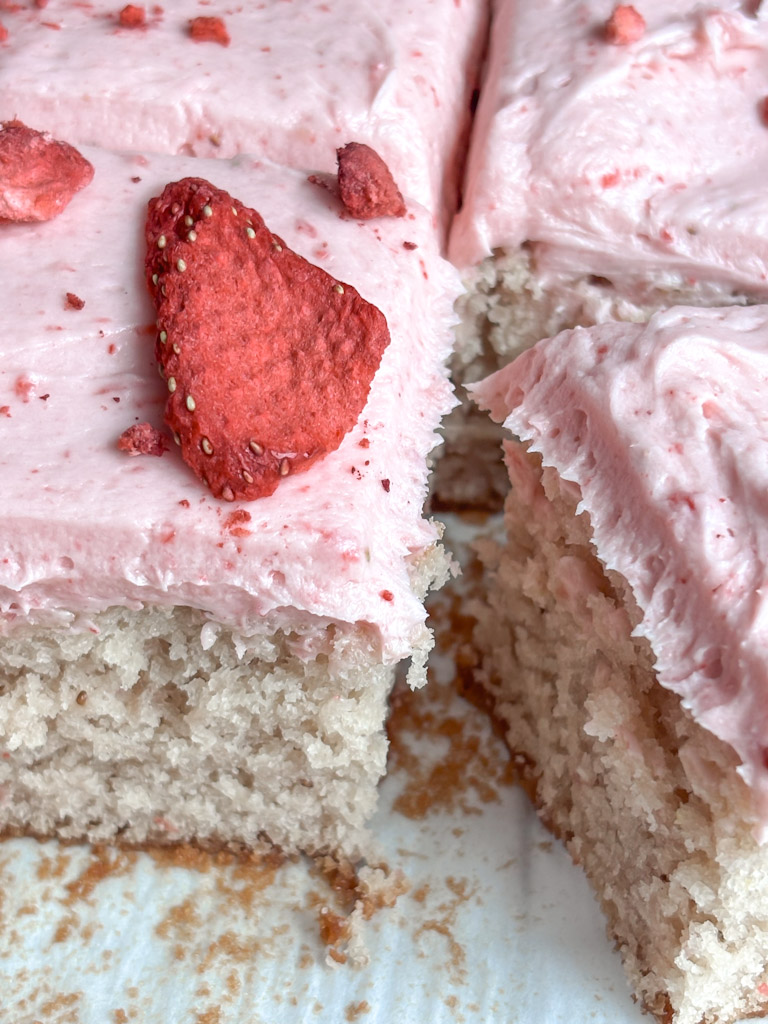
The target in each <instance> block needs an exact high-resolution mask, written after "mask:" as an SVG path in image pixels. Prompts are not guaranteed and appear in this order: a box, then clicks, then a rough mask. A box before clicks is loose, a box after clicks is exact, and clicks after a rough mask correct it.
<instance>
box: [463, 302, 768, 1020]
mask: <svg viewBox="0 0 768 1024" xmlns="http://www.w3.org/2000/svg"><path fill="white" fill-rule="evenodd" d="M767 382H768V307H764V306H763V307H761V306H756V307H751V308H746V309H743V308H738V307H731V308H728V309H712V310H701V309H695V308H692V307H679V308H674V309H671V310H669V311H667V312H664V313H659V314H655V315H654V316H653V317H652V318H651V320H650V321H649V323H648V324H647V325H630V324H617V323H607V324H604V325H600V326H597V327H593V328H591V329H582V328H577V329H576V330H574V331H572V332H565V333H563V334H560V335H559V336H557V337H555V338H554V339H549V340H546V341H543V342H541V343H539V344H538V345H537V346H536V347H535V348H533V349H531V350H529V351H527V352H525V353H523V355H521V356H520V357H519V358H518V359H517V360H516V361H515V362H513V363H512V364H511V365H509V366H508V367H506V368H505V369H503V370H501V371H498V372H497V373H496V374H494V375H493V376H491V377H490V378H488V379H487V380H486V381H484V382H482V383H481V384H479V385H477V386H476V387H475V389H474V394H475V397H476V398H477V400H478V402H479V403H480V404H481V405H482V406H483V407H484V408H488V409H489V410H490V412H491V415H492V416H493V417H494V419H496V420H501V419H504V420H505V426H506V427H507V429H508V430H510V431H512V433H513V434H515V435H516V436H517V437H518V438H519V439H520V440H519V441H514V442H508V443H507V451H506V457H507V465H508V468H509V476H510V479H511V481H512V490H511V492H510V495H509V497H508V499H507V504H506V511H505V521H506V541H505V543H504V544H498V543H496V542H493V541H490V540H487V541H485V542H483V543H482V544H481V549H480V553H481V559H482V561H483V563H484V566H485V569H486V571H487V580H488V584H487V585H488V591H487V594H486V595H484V599H483V601H482V602H480V601H477V602H475V605H474V614H475V615H476V617H477V619H478V624H477V627H476V633H475V639H476V642H477V646H478V648H479V650H480V652H481V664H480V668H479V670H478V675H477V679H478V681H479V683H480V685H481V686H482V687H483V688H484V689H485V691H486V692H487V693H488V694H489V695H490V697H491V699H492V701H493V705H494V709H495V713H496V715H497V716H498V718H499V719H500V720H501V721H502V722H503V725H504V727H505V729H506V730H507V733H506V734H507V739H508V743H509V746H510V748H511V750H512V751H513V753H514V754H515V755H516V756H517V762H518V765H519V767H520V769H521V772H522V773H523V775H524V776H526V777H527V778H528V779H529V781H530V782H531V784H532V787H533V789H534V790H535V800H536V803H537V805H538V808H539V812H540V814H541V817H542V818H543V820H544V821H545V822H546V824H547V825H548V826H549V827H550V828H551V829H552V830H553V831H554V832H555V833H557V834H558V835H559V836H561V837H562V839H563V840H564V842H565V843H566V846H567V847H568V849H569V851H570V853H571V855H572V856H573V858H574V860H575V861H576V862H577V863H578V864H580V865H582V866H583V868H584V870H585V871H586V873H587V875H588V877H589V879H590V881H591V883H592V885H593V887H594V889H595V891H596V892H597V894H598V896H599V898H600V900H601V902H602V905H603V908H604V910H605V913H606V916H607V918H608V927H609V932H610V933H611V934H612V935H613V937H614V938H615V940H616V942H617V945H618V948H619V949H620V951H621V954H622V957H623V960H624V964H625V968H626V971H627V974H628V976H629V979H630V982H631V984H632V987H633V989H634V992H635V993H636V996H637V998H638V999H639V1000H640V1001H641V1002H642V1004H643V1005H644V1007H645V1008H646V1009H648V1010H649V1011H651V1012H652V1013H654V1014H655V1015H656V1016H657V1018H658V1019H659V1020H660V1021H664V1022H667V1024H671V1022H674V1024H701V1022H704V1024H715V1022H718V1024H730V1022H732V1021H734V1020H736V1019H740V1018H741V1017H743V1016H747V1015H752V1014H762V1013H765V1012H766V1010H768V845H766V841H767V840H768V630H767V627H766V622H767V621H768V620H767V619H766V594H765V576H766V566H767V565H768V516H767V515H766V503H765V494H766V490H768V430H767V429H766V414H765V387H766V383H767Z"/></svg>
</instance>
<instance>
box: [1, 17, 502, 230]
mask: <svg viewBox="0 0 768 1024" xmlns="http://www.w3.org/2000/svg"><path fill="white" fill-rule="evenodd" d="M121 6H122V4H121V2H120V0H118V2H117V3H111V2H105V0H93V2H90V3H81V2H79V0H56V3H55V5H51V6H50V7H46V8H44V9H42V10H39V9H38V8H37V7H36V6H35V4H32V3H29V4H23V5H22V4H16V5H14V4H9V5H7V11H5V10H4V11H3V15H2V20H3V24H4V25H5V27H6V29H7V30H8V39H7V41H6V43H5V44H4V45H3V52H2V60H0V120H7V119H10V118H14V117H17V118H19V119H20V120H22V121H24V122H25V123H26V124H29V125H30V126H31V127H33V128H36V129H38V130H40V131H42V130H47V131H50V132H52V133H53V134H54V135H56V136H57V137H61V138H63V139H65V140H66V141H68V142H71V143H80V144H86V145H97V146H104V147H106V148H109V149H115V150H131V151H134V150H135V151H147V150H149V151H152V152H156V153H169V154H171V153H187V154H192V155H194V156H206V157H225V158H226V157H230V156H234V155H235V154H237V153H241V152H244V153H250V154H253V155H257V156H265V157H267V158H269V159H270V160H274V161H275V162H278V163H282V164H286V165H287V166H289V167H295V168H298V169H304V168H309V169H311V170H315V171H328V172H330V171H334V170H335V167H336V148H337V147H338V146H342V145H344V144H345V143H347V142H351V141H356V142H365V143H368V144H369V145H371V146H373V148H374V149H376V150H377V151H378V152H379V153H380V154H381V156H382V157H383V158H384V160H385V161H386V162H387V164H388V165H389V168H390V170H391V171H392V173H393V175H394V177H395V180H396V181H397V183H398V186H399V187H400V189H401V191H402V192H403V194H404V195H405V194H407V195H409V196H411V197H412V198H413V199H416V200H417V201H418V202H420V203H421V204H422V205H424V206H426V207H427V208H429V209H430V210H432V211H433V212H435V213H441V212H442V215H443V216H444V217H445V218H447V216H448V215H449V214H450V213H451V212H452V210H453V208H454V202H455V192H456V187H457V177H458V173H459V163H458V162H459V158H460V153H459V150H460V143H461V140H462V138H463V137H464V135H465V133H466V130H467V128H468V121H469V102H470V95H471V90H472V85H473V84H474V82H475V80H476V78H477V74H478V65H479V61H480V53H481V47H482V44H483V40H484V33H485V26H486V21H487V18H486V0H420V2H419V3H416V4H414V3H413V2H412V0H387V2H386V3H383V4H371V3H364V2H361V0H302V2H300V3H299V2H292V0H264V2H261V3H245V4H240V5H237V6H235V7H229V8H226V9H224V8H221V9H220V8H216V7H212V6H210V5H206V4H202V3H198V2H195V0H174V3H172V4H167V5H165V7H164V9H163V8H159V7H152V5H150V4H146V5H145V8H146V13H147V22H146V26H145V27H144V28H121V27H120V25H119V23H118V14H119V11H120V8H121ZM199 15H203V16H212V15H220V16H222V17H223V18H224V21H225V24H226V27H227V30H228V32H229V35H230V37H231V44H230V45H229V46H228V47H224V46H220V45H218V44H217V43H211V42H204V43H196V42H194V41H192V40H191V39H190V37H189V33H188V28H187V26H188V22H189V19H191V18H193V17H195V16H199Z"/></svg>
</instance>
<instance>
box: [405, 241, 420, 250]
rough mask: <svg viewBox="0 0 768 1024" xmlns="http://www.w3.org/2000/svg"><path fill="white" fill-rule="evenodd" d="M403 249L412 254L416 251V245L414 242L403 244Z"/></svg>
mask: <svg viewBox="0 0 768 1024" xmlns="http://www.w3.org/2000/svg"><path fill="white" fill-rule="evenodd" d="M403 248H404V249H407V250H408V252H413V250H414V249H418V248H419V247H418V245H416V243H415V242H403Z"/></svg>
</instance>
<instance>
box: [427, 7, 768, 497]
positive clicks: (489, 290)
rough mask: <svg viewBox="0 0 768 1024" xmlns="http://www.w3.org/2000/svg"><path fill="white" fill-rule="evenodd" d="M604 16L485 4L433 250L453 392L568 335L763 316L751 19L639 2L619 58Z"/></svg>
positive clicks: (759, 54)
mask: <svg viewBox="0 0 768 1024" xmlns="http://www.w3.org/2000/svg"><path fill="white" fill-rule="evenodd" d="M613 8H614V5H613V3H611V2H610V0H589V2H588V3H579V4H575V3H568V2H562V0H561V2H558V3H556V4H554V5H546V6H543V5H541V4H533V3H519V2H518V0H499V3H498V4H496V7H495V14H494V18H493V21H492V25H491V36H490V53H489V60H488V65H487V67H486V70H485V76H484V81H483V83H482V87H481V92H480V102H479V105H478V111H477V116H476V118H475V122H474V127H473V133H472V140H471V148H470V155H469V160H468V165H467V173H466V180H465V185H464V202H463V207H462V209H461V210H460V211H459V213H458V215H457V217H456V219H455V221H454V224H453V227H452V231H451V240H450V246H449V253H450V258H451V259H452V260H453V262H454V263H455V264H456V265H457V266H459V267H460V268H461V269H462V271H463V272H464V273H465V277H466V280H467V287H468V294H467V296H466V297H465V298H464V299H462V301H461V303H460V307H459V308H460V311H461V318H462V325H461V328H460V330H459V333H458V340H457V352H456V356H455V358H454V363H453V372H454V375H455V376H456V378H457V380H459V381H475V380H479V379H480V378H482V377H483V376H485V375H487V374H489V373H491V372H492V371H494V370H496V369H498V368H499V367H500V366H502V365H504V364H505V363H506V362H508V361H509V360H510V359H511V358H512V357H513V356H514V355H515V354H516V353H517V352H519V351H520V350H522V349H524V348H526V347H528V346H530V345H532V344H533V343H535V342H536V341H538V340H539V339H540V338H544V337H548V336H550V335H552V334H555V333H557V332H559V331H561V330H563V329H565V328H568V327H574V326H576V325H589V324H593V323H599V322H602V321H604V320H606V319H609V318H613V319H620V320H631V321H641V320H645V319H647V317H648V316H649V315H650V313H651V312H653V311H654V310H656V309H661V308H665V307H668V306H670V305H674V304H693V305H730V304H731V303H739V304H744V303H745V302H748V301H749V302H752V301H766V300H768V243H766V238H767V237H768V196H767V195H766V191H765V189H764V188H763V185H762V178H763V171H762V168H763V167H764V166H765V164H766V161H768V126H767V125H766V120H765V115H764V99H765V97H766V92H767V90H766V79H765V71H764V68H765V61H766V57H767V55H768V19H766V17H765V11H764V8H765V4H763V5H760V4H747V3H743V2H742V0H725V2H722V3H718V4H716V5H701V4H698V3H695V2H693V0H648V2H644V3H638V4H636V9H637V11H636V13H637V15H638V16H639V18H640V22H642V23H644V29H643V30H642V34H641V35H639V37H638V38H636V39H635V40H634V41H627V42H624V43H618V44H617V43H615V42H611V41H610V39H611V36H610V33H609V32H608V25H609V21H610V18H611V14H612V10H613ZM630 10H634V9H633V8H630ZM482 429H483V428H482V424H478V423H476V422H475V421H473V420H471V419H470V422H469V425H467V423H466V422H465V417H461V418H459V420H458V421H457V423H456V425H455V426H454V427H452V428H449V440H450V443H451V446H452V447H453V448H454V449H456V450H457V451H458V452H459V454H460V455H463V454H464V453H465V451H466V448H467V444H466V442H465V441H464V440H463V438H464V437H466V436H467V434H468V433H469V432H470V431H471V432H472V433H473V436H474V435H475V434H478V435H479V436H482ZM446 468H447V467H446ZM487 474H488V482H487V484H486V487H487V489H488V490H489V491H491V492H493V491H499V490H503V482H502V481H500V480H499V479H498V477H494V476H493V471H492V468H488V469H487ZM479 497H480V499H482V493H481V494H480V495H479Z"/></svg>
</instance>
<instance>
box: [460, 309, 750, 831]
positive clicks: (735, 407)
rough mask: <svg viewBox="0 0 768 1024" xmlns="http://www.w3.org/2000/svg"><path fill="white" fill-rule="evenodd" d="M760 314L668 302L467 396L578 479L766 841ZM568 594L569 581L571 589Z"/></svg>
mask: <svg viewBox="0 0 768 1024" xmlns="http://www.w3.org/2000/svg"><path fill="white" fill-rule="evenodd" d="M766 379H768V309H767V308H766V307H752V308H748V309H740V308H731V309H725V310H723V309H721V310H706V311H703V310H697V309H693V308H676V309H673V310H670V311H668V312H666V313H661V314H657V315H655V316H654V317H653V318H652V319H651V320H650V322H649V323H648V324H647V325H645V326H643V325H625V324H604V325H600V326H598V327H595V328H593V329H591V330H584V329H577V330H575V331H572V332H565V333H563V334H561V335H558V336H557V337H556V338H554V339H550V340H547V341H544V342H542V343H540V344H539V345H537V346H536V347H535V348H533V349H531V350H529V351H528V352H526V353H523V355H522V356H521V357H520V358H519V359H517V360H516V361H515V362H513V363H512V364H511V365H510V366H508V367H506V368H505V369H504V370H501V371H499V372H498V373H497V374H495V375H494V376H492V377H491V378H489V379H488V380H487V381H485V382H484V383H483V384H481V385H479V386H478V387H477V390H476V392H475V394H476V396H477V398H478V400H479V401H480V403H481V404H482V405H483V406H484V407H487V408H488V409H490V411H491V414H492V416H493V417H494V418H495V419H497V420H501V419H505V424H506V426H507V427H508V428H509V429H510V430H511V431H513V432H514V433H515V434H516V435H517V436H518V437H520V438H521V439H523V440H525V441H529V442H530V445H531V449H532V450H533V451H536V452H540V453H541V455H542V458H543V461H544V464H545V465H546V466H552V467H554V468H555V469H556V470H557V472H558V474H559V475H560V477H562V479H563V480H564V481H570V482H572V483H573V484H576V485H578V488H579V493H580V495H581V505H580V508H581V509H584V510H585V511H587V512H588V513H589V517H590V522H591V527H592V534H593V542H594V545H595V548H596V551H597V554H598V556H599V557H600V559H601V560H602V561H603V563H604V564H605V566H606V568H607V569H609V570H615V571H617V572H619V573H621V574H622V576H623V577H624V578H626V580H627V581H628V583H629V585H630V587H631V589H632V593H633V595H634V599H635V600H636V601H637V604H638V606H639V608H640V611H641V613H642V621H641V622H640V623H639V624H638V626H637V634H638V635H640V636H644V637H646V638H647V639H648V641H649V642H650V645H651V648H652V650H653V652H654V656H655V667H656V673H657V675H658V679H659V682H660V683H661V685H662V686H665V687H667V688H668V689H670V690H672V691H674V692H675V693H677V694H679V695H680V697H681V698H682V700H683V705H684V707H685V708H687V709H688V710H689V711H690V712H691V713H692V715H693V716H694V718H695V720H696V721H697V722H699V723H700V724H701V725H703V726H704V727H705V728H706V729H708V730H710V731H711V732H712V733H713V734H714V735H715V736H717V737H719V738H720V739H722V740H723V741H725V742H726V743H728V744H730V745H731V746H732V747H733V749H734V750H735V751H736V752H737V754H738V756H739V758H740V760H741V762H742V764H741V767H740V768H739V772H740V774H741V775H742V776H743V778H744V779H745V780H746V782H747V783H748V785H749V786H750V787H751V790H752V794H753V799H754V815H755V821H756V832H757V834H758V836H759V837H760V839H761V841H765V840H766V839H767V838H768V767H766V749H767V748H768V699H767V698H768V662H767V661H766V650H767V649H768V632H766V621H767V620H766V614H767V612H766V603H765V596H764V594H763V589H764V588H763V580H764V577H765V572H766V565H768V529H767V528H766V518H765V513H764V509H765V502H764V494H765V491H766V489H767V488H768V432H767V431H766V418H765V402H764V395H763V393H762V391H761V388H762V386H763V383H764V382H765V381H766ZM567 586H569V587H575V588H578V587H579V586H580V581H579V578H578V576H574V578H573V579H571V580H569V581H568V582H567Z"/></svg>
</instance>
